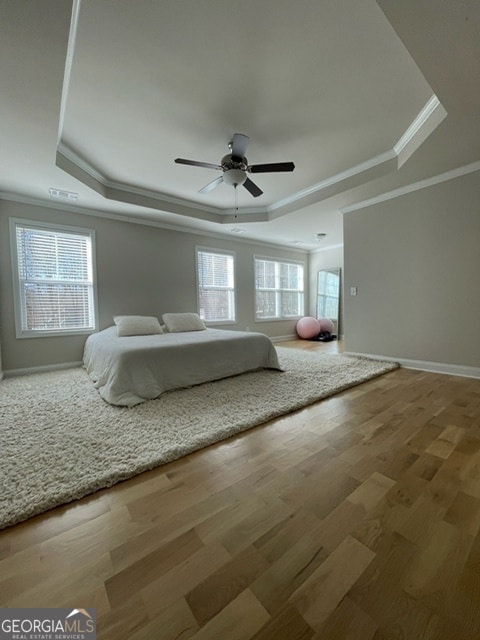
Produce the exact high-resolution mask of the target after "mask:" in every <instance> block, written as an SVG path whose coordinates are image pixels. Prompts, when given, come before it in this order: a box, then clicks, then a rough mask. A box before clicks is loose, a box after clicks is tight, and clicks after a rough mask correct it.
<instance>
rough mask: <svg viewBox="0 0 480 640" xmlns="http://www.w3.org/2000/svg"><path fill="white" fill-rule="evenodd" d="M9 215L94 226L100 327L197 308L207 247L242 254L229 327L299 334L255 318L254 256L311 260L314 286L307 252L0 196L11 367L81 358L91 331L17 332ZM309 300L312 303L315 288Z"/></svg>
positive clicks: (6, 364) (5, 348) (2, 301)
mask: <svg viewBox="0 0 480 640" xmlns="http://www.w3.org/2000/svg"><path fill="white" fill-rule="evenodd" d="M10 217H18V218H25V219H27V220H42V221H45V222H56V223H59V224H65V225H72V226H77V227H85V228H89V229H95V234H96V260H97V284H98V302H99V322H100V328H105V327H107V326H110V325H112V324H113V322H112V317H113V316H114V315H117V314H144V315H155V316H158V317H161V315H162V314H163V313H165V312H178V311H196V308H197V294H196V279H195V247H196V246H197V245H201V246H206V247H211V248H216V249H228V250H233V251H235V252H236V278H237V279H236V284H237V299H236V302H237V324H236V325H226V326H225V328H229V329H230V328H231V329H239V330H244V329H246V328H247V327H249V328H250V330H252V331H261V332H262V333H266V334H267V335H269V336H270V337H272V338H275V337H281V336H292V335H294V333H295V321H291V320H289V321H274V322H255V306H254V260H253V259H254V256H255V255H256V254H260V255H263V256H269V257H273V258H280V259H282V258H283V259H291V260H297V261H301V262H304V263H305V274H306V276H307V286H308V255H307V254H306V253H305V252H302V251H296V250H290V249H288V248H285V249H283V248H282V247H276V246H273V245H268V244H265V245H262V244H257V243H253V242H252V243H249V242H242V241H237V240H230V239H229V238H225V237H209V236H203V235H196V234H191V233H183V232H181V231H172V230H168V229H162V228H159V227H153V226H146V225H139V224H132V223H128V222H123V221H118V220H111V219H108V218H102V217H96V216H90V215H88V216H85V215H81V214H77V213H71V212H66V211H60V210H57V209H49V208H45V207H37V206H34V205H27V204H19V203H15V202H10V201H0V344H1V352H2V364H3V370H4V371H9V370H18V369H29V368H33V367H42V366H50V365H56V364H64V363H70V362H79V361H80V360H81V359H82V353H83V345H84V342H85V337H86V336H69V337H49V338H22V339H16V338H15V318H14V309H13V292H12V272H11V262H10V241H9V229H8V219H9V218H10ZM306 298H307V300H306V306H305V308H306V309H308V290H307V295H306Z"/></svg>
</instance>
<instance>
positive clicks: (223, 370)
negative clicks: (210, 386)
mask: <svg viewBox="0 0 480 640" xmlns="http://www.w3.org/2000/svg"><path fill="white" fill-rule="evenodd" d="M83 362H84V367H85V369H86V371H87V373H88V374H89V376H90V378H91V379H92V380H93V382H94V384H95V387H96V388H97V389H98V390H99V393H100V395H101V396H102V398H103V399H104V400H106V401H107V402H109V403H110V404H115V405H123V406H133V405H135V404H139V403H140V402H144V401H145V400H150V399H153V398H157V397H158V396H159V395H160V394H161V393H163V392H164V391H168V390H171V389H178V388H181V387H190V386H192V385H195V384H200V383H203V382H209V381H212V380H219V379H221V378H227V377H229V376H234V375H237V374H239V373H244V372H246V371H254V370H258V369H264V368H265V369H278V370H281V368H280V365H279V363H278V358H277V352H276V350H275V347H274V346H273V343H272V342H271V340H270V338H268V337H267V336H266V335H264V334H262V333H251V332H244V331H227V330H224V329H205V330H204V331H188V332H182V333H164V334H156V335H149V336H129V337H121V338H119V337H118V336H117V328H116V327H108V328H107V329H103V330H102V331H99V332H98V333H94V334H92V335H90V336H89V337H88V338H87V340H86V342H85V349H84V356H83Z"/></svg>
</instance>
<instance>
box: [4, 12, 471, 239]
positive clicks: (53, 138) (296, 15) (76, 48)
mask: <svg viewBox="0 0 480 640" xmlns="http://www.w3.org/2000/svg"><path fill="white" fill-rule="evenodd" d="M479 6H480V3H478V1H477V0H458V2H455V3H452V2H451V0H437V1H436V2H435V3H432V2H431V0H403V1H402V2H401V3H399V2H395V1H394V0H378V3H377V2H375V0H297V1H296V2H291V0H243V2H241V3H238V2H232V1H231V0H182V1H179V0H165V1H163V2H152V0H81V2H80V1H79V2H74V3H73V5H70V3H69V2H67V1H65V0H42V2H32V0H2V2H1V3H0V25H1V38H0V60H1V67H0V82H1V87H2V97H1V99H0V121H1V123H2V130H3V131H2V141H1V145H0V162H1V171H0V196H3V197H4V198H11V199H20V200H22V199H23V200H27V201H29V200H32V201H45V202H46V203H47V204H48V205H49V206H51V205H53V204H54V202H55V201H53V200H52V199H51V198H50V196H49V188H50V187H54V188H57V189H61V190H66V191H73V192H75V193H77V194H78V200H77V201H76V202H75V203H74V204H72V203H67V204H66V205H64V203H63V202H61V203H60V204H61V206H68V207H71V206H75V207H76V208H78V209H79V210H83V211H86V212H95V213H99V214H102V213H103V214H109V215H111V214H116V215H122V216H127V217H129V218H130V219H137V220H139V221H140V220H145V221H149V222H154V221H157V222H160V223H162V224H166V225H169V226H174V227H178V228H181V227H188V228H194V229H197V230H199V231H202V232H207V233H225V234H228V235H231V234H232V230H233V229H236V230H237V232H236V233H237V234H238V235H241V236H242V237H245V238H252V239H260V240H262V241H269V242H275V243H279V244H284V245H287V246H290V247H292V246H298V248H301V249H307V250H314V249H318V248H322V247H328V246H332V245H336V244H340V243H341V242H342V214H341V210H342V209H343V208H345V207H348V206H350V207H351V206H352V205H353V206H354V205H355V204H356V203H358V202H360V201H362V200H365V199H368V198H372V197H376V196H378V195H379V194H382V193H384V192H387V191H390V190H392V189H396V188H398V187H404V186H405V185H408V184H409V183H412V182H415V181H418V180H423V179H425V178H430V177H432V176H435V175H437V174H439V173H443V172H446V171H451V170H452V169H456V168H457V167H460V166H463V165H467V164H469V163H473V162H476V161H478V160H479V159H480V125H479V118H478V114H479V108H478V107H479V105H480V95H479V82H478V80H479V76H478V60H479V59H480V58H479V43H478V40H479V39H478V33H479V31H478V29H479V26H480V11H479ZM387 18H388V19H387ZM389 20H390V21H389ZM392 25H393V26H392ZM394 28H395V30H396V31H394ZM397 33H398V35H397ZM475 34H476V35H475ZM399 36H400V37H399ZM400 38H402V40H401V39H400ZM407 49H408V50H407ZM409 51H410V52H411V53H409ZM412 56H413V57H412ZM414 59H415V61H414ZM427 80H428V82H427ZM434 94H436V96H438V99H439V101H440V103H441V104H439V103H438V101H435V99H432V95H434ZM427 104H428V105H429V106H427V110H426V111H425V110H424V107H425V105H427ZM442 105H443V106H442ZM446 113H448V115H446V117H445V114H446ZM412 123H415V125H416V128H415V129H413V130H412V129H409V127H410V125H412ZM235 132H239V133H245V134H247V135H248V136H250V143H249V146H248V149H247V157H248V160H249V162H250V163H251V164H259V163H267V162H283V161H294V162H295V165H296V168H295V171H294V172H293V173H279V174H255V175H253V174H252V175H251V179H253V180H254V181H255V182H256V183H257V184H258V186H260V188H261V189H262V190H263V191H264V194H263V195H262V196H260V197H259V198H255V199H254V198H253V197H252V196H251V195H250V194H249V193H248V192H247V191H246V190H245V189H243V188H240V189H239V193H238V196H239V198H238V205H239V210H238V214H237V217H235V214H234V203H235V198H234V190H233V188H232V187H229V186H227V185H224V184H222V185H220V186H219V187H218V188H217V189H216V190H214V191H212V192H210V193H208V194H200V193H198V190H199V189H200V188H201V187H203V186H204V185H205V184H207V183H208V182H210V181H211V180H212V179H214V178H215V177H217V175H218V174H217V173H216V172H215V171H214V170H212V169H207V168H198V167H190V166H184V165H179V164H175V163H174V159H175V158H176V157H179V156H180V157H184V158H190V159H194V160H200V161H204V162H211V163H214V164H217V163H219V162H220V160H221V158H222V156H223V155H225V154H226V153H228V148H227V144H228V142H229V140H230V139H231V137H232V135H233V134H234V133H235ZM405 132H407V136H406V137H402V136H404V134H405ZM425 139H426V141H425ZM420 143H423V144H421V145H420ZM252 220H255V221H252ZM239 232H241V234H240V233H239ZM319 232H323V233H326V234H327V237H326V239H325V240H324V241H322V244H321V245H319V243H318V242H317V241H316V240H315V238H314V236H315V234H316V233H319ZM292 243H295V244H292Z"/></svg>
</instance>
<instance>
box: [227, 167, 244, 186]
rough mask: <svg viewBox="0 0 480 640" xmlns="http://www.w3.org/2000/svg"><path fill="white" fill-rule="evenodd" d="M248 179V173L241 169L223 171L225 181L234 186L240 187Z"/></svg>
mask: <svg viewBox="0 0 480 640" xmlns="http://www.w3.org/2000/svg"><path fill="white" fill-rule="evenodd" d="M246 179H247V173H246V172H245V171H242V170H241V169H227V170H225V171H224V172H223V181H224V182H225V184H229V185H231V186H233V187H239V186H240V185H242V184H243V183H244V182H245V180H246Z"/></svg>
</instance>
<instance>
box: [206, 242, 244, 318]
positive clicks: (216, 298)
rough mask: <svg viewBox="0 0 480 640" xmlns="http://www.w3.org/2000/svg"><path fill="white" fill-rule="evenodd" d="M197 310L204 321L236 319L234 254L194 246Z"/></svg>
mask: <svg viewBox="0 0 480 640" xmlns="http://www.w3.org/2000/svg"><path fill="white" fill-rule="evenodd" d="M197 275H198V307H199V309H198V311H199V315H200V317H201V318H202V319H203V320H205V322H235V256H234V254H232V253H218V252H214V251H209V250H204V249H197Z"/></svg>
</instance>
